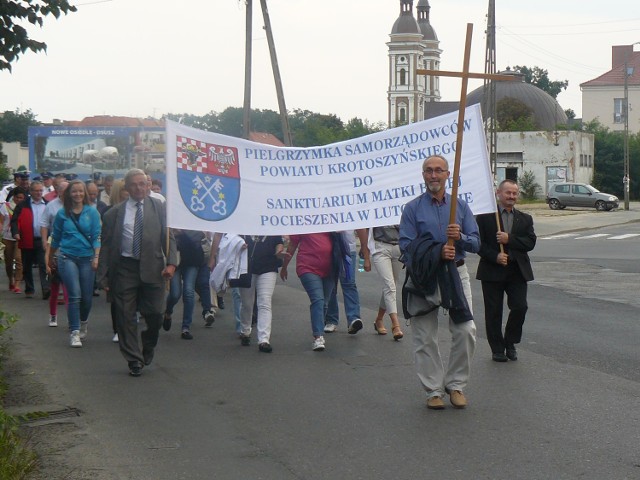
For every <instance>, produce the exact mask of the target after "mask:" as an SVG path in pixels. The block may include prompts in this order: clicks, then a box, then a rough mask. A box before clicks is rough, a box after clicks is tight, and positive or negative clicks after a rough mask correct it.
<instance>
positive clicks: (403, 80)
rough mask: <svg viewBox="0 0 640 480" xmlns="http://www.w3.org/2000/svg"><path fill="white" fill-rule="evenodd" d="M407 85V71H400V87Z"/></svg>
mask: <svg viewBox="0 0 640 480" xmlns="http://www.w3.org/2000/svg"><path fill="white" fill-rule="evenodd" d="M406 84H407V71H406V70H405V69H404V68H401V69H400V85H406Z"/></svg>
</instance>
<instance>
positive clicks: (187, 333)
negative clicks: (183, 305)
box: [180, 330, 193, 340]
mask: <svg viewBox="0 0 640 480" xmlns="http://www.w3.org/2000/svg"><path fill="white" fill-rule="evenodd" d="M180 338H181V339H183V340H193V335H191V332H190V331H189V330H183V331H182V333H181V334H180Z"/></svg>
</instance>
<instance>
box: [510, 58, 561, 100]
mask: <svg viewBox="0 0 640 480" xmlns="http://www.w3.org/2000/svg"><path fill="white" fill-rule="evenodd" d="M509 68H510V69H511V70H515V71H518V72H520V73H522V74H523V75H524V81H525V82H527V83H530V84H531V85H535V86H536V87H538V88H539V89H541V90H544V91H545V92H547V93H548V94H549V95H551V96H552V97H553V98H557V97H558V94H559V93H560V92H561V91H562V90H566V89H567V87H568V86H569V80H553V81H552V80H549V72H548V71H546V70H545V69H543V68H540V67H533V68H529V67H526V66H524V65H523V66H520V65H516V66H515V67H507V69H509Z"/></svg>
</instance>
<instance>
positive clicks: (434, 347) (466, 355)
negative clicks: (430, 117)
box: [399, 155, 480, 410]
mask: <svg viewBox="0 0 640 480" xmlns="http://www.w3.org/2000/svg"><path fill="white" fill-rule="evenodd" d="M449 175H450V172H449V164H448V162H447V160H446V159H445V158H443V157H440V156H437V155H434V156H431V157H429V158H427V159H426V160H425V161H424V163H423V165H422V178H423V179H424V182H425V185H426V188H427V191H426V192H425V193H423V194H422V195H420V196H419V197H417V198H414V199H413V200H411V201H410V202H409V203H407V204H406V205H405V208H404V210H403V212H402V218H401V220H400V242H399V243H400V250H401V251H402V252H405V251H406V250H407V247H408V246H409V244H410V243H411V242H412V241H414V240H416V239H418V238H420V237H422V236H424V235H426V234H430V235H431V236H432V237H433V240H434V241H435V242H439V243H441V244H442V249H441V251H440V258H441V261H442V262H443V263H445V262H451V263H452V264H453V262H455V267H457V270H458V274H459V276H460V281H461V283H462V287H463V290H464V296H465V297H466V301H467V304H468V307H469V311H473V309H472V302H471V284H470V282H469V272H468V271H467V267H466V265H465V264H464V259H465V251H466V252H472V253H476V252H478V250H479V249H480V238H479V235H478V226H477V225H476V221H475V219H474V218H473V213H472V212H471V209H470V208H469V206H468V205H467V203H466V202H465V201H463V200H461V199H452V198H451V195H449V194H448V193H446V183H447V180H448V178H449ZM452 201H457V207H456V219H455V223H452V224H449V213H450V210H451V203H452ZM449 239H451V240H452V241H453V245H448V244H447V241H448V240H449ZM434 281H435V280H434ZM414 300H416V301H418V302H419V301H420V300H421V299H419V298H416V299H414ZM422 300H423V301H424V299H422ZM425 303H426V301H425ZM438 310H439V309H438V308H435V309H433V310H431V311H430V312H429V313H426V314H423V315H416V316H414V317H411V328H412V330H413V345H414V349H415V362H416V369H417V371H418V378H419V379H420V382H421V383H422V386H423V388H424V390H425V392H426V393H427V408H430V409H432V410H442V409H443V408H444V402H443V400H442V399H443V397H444V395H445V393H448V394H449V396H450V397H449V399H450V401H451V404H452V405H453V407H454V408H464V407H466V406H467V399H466V397H465V395H464V393H463V392H464V389H465V387H466V386H467V383H468V381H469V372H470V365H471V359H472V358H473V353H474V351H475V345H476V326H475V323H474V322H473V320H472V319H471V320H468V321H465V322H461V323H456V322H454V321H453V320H452V319H451V318H449V331H450V332H451V335H452V342H451V352H450V354H449V365H448V366H447V370H446V372H445V369H444V366H443V364H442V359H441V357H440V350H439V348H438Z"/></svg>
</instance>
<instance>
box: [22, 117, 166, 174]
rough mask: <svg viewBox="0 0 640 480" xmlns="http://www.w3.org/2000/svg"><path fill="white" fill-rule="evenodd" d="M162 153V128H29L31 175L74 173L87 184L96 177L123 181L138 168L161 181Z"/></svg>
mask: <svg viewBox="0 0 640 480" xmlns="http://www.w3.org/2000/svg"><path fill="white" fill-rule="evenodd" d="M165 153H166V147H165V133H164V129H162V128H155V129H154V128H142V127H70V126H54V127H29V169H30V170H31V171H32V172H44V171H49V172H52V173H53V174H56V173H61V172H64V173H75V174H76V175H78V178H81V179H83V180H86V179H88V178H91V177H92V176H94V175H95V174H97V173H100V174H102V175H113V176H114V177H123V176H124V174H125V173H126V171H127V170H129V169H130V168H141V169H143V170H145V171H147V172H148V173H150V174H152V175H153V176H154V177H159V176H162V177H164V172H165ZM158 174H161V175H158Z"/></svg>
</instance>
